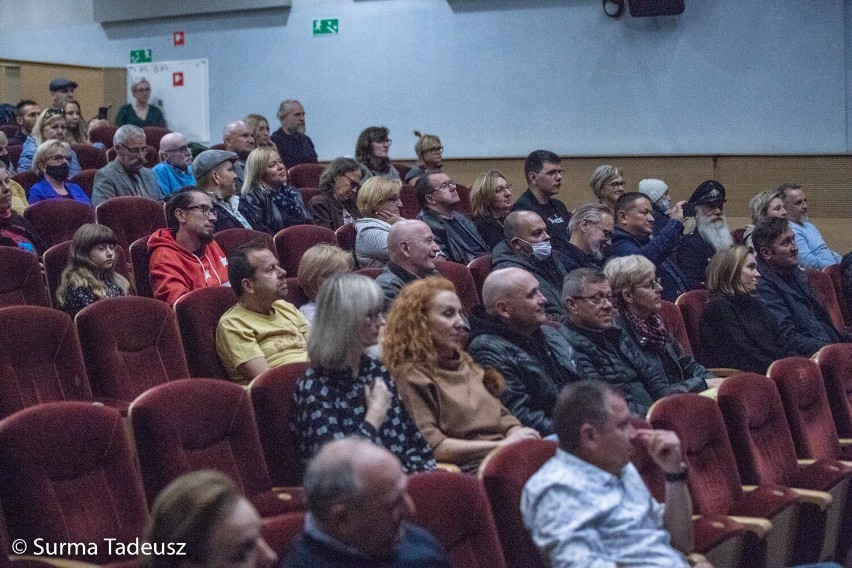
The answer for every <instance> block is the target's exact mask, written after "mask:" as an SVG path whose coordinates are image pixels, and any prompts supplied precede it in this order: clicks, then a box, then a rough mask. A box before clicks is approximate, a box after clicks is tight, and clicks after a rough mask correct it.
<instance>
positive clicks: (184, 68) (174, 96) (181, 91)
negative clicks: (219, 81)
mask: <svg viewBox="0 0 852 568" xmlns="http://www.w3.org/2000/svg"><path fill="white" fill-rule="evenodd" d="M143 78H144V79H146V80H147V81H148V82H149V83H150V84H151V100H150V103H151V104H153V105H157V106H158V107H160V110H162V111H163V115H165V117H166V122H167V123H168V125H169V130H172V131H174V132H180V133H181V134H183V135H184V136H186V138H187V139H188V140H189V141H190V142H200V143H203V144H207V143H208V142H209V141H210V86H209V81H208V75H207V60H206V59H190V60H187V61H158V62H157V63H142V64H138V65H128V66H127V102H128V103H130V102H133V94H132V93H131V91H130V86H131V85H133V83H135V82H137V81H139V80H141V79H143Z"/></svg>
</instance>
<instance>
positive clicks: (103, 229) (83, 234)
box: [56, 223, 130, 308]
mask: <svg viewBox="0 0 852 568" xmlns="http://www.w3.org/2000/svg"><path fill="white" fill-rule="evenodd" d="M101 244H112V245H114V244H115V233H113V232H112V229H110V228H109V227H107V226H106V225H100V224H97V223H86V224H85V225H83V226H82V227H80V228H79V229H77V232H76V233H74V238H73V239H71V248H69V249H68V265H67V266H66V267H65V270H63V271H62V278H61V279H60V281H59V288H58V289H57V290H56V300H57V302H58V306H59V307H60V308H62V307H64V306H65V292H66V290H68V287H69V286H73V287H87V288H90V289H91V290H92V293H93V294H94V295H95V296H97V297H98V298H106V296H107V291H106V287H105V286H104V283H103V280H107V281H110V282H112V283H113V284H115V285H116V286H118V287H119V288H121V290H122V292H124V293H125V294H126V293H127V290H129V289H130V283H129V282H128V281H127V278H125V277H124V276H122V275H121V274H119V273H118V272H116V271H115V266H113V268H110V269H108V270H104V271H102V272H101V271H100V270H99V269H98V268H97V267H95V265H94V264H92V261H91V260H89V253H90V252H92V249H93V248H95V247H96V246H98V245H101ZM99 272H100V273H101V277H102V278H103V280H102V279H101V278H98V273H99Z"/></svg>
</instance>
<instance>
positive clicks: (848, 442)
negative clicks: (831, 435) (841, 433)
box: [838, 438, 852, 446]
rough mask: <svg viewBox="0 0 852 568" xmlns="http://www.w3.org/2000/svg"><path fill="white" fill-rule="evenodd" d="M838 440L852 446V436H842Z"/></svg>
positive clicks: (842, 444) (841, 443)
mask: <svg viewBox="0 0 852 568" xmlns="http://www.w3.org/2000/svg"><path fill="white" fill-rule="evenodd" d="M838 442H840V445H841V446H852V438H840V439H839V440H838Z"/></svg>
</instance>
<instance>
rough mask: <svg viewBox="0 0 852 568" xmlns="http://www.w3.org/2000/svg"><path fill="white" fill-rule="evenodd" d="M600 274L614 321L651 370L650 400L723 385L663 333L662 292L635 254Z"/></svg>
mask: <svg viewBox="0 0 852 568" xmlns="http://www.w3.org/2000/svg"><path fill="white" fill-rule="evenodd" d="M604 274H605V275H606V278H607V280H609V285H610V288H612V295H613V298H614V303H615V305H616V307H617V308H618V315H616V317H615V321H616V322H617V323H618V326H619V327H620V328H621V329H623V330H624V331H625V334H624V338H625V340H626V341H627V343H628V344H630V345H631V347H632V350H633V352H635V353H638V354H641V356H642V358H643V360H644V362H645V363H646V364H647V365H648V366H649V367H650V369H651V373H650V374H649V375H648V376H650V377H654V378H655V379H656V380H655V381H654V384H649V385H645V388H646V389H647V390H648V392H649V393H650V394H651V396H652V397H653V398H654V400H656V399H659V398H660V397H662V396H665V395H667V394H672V393H677V392H700V391H703V390H706V389H707V388H713V387H716V386H718V384H719V382H720V381H721V379H718V378H716V376H715V375H714V374H713V373H711V372H710V371H708V370H707V369H706V368H704V366H703V365H701V363H699V362H698V361H696V360H695V358H694V357H693V356H692V355H688V354H687V353H686V351H685V350H684V348H683V346H682V345H681V344H680V343H678V341H677V339H675V337H674V336H673V335H672V334H671V333H670V332H669V330H667V329H666V326H665V324H664V322H663V318H662V317H661V316H660V310H661V309H662V297H661V295H660V293H661V292H662V290H663V287H662V286H661V285H660V282H659V280H658V278H657V268H656V267H655V266H654V263H653V262H651V261H650V260H648V259H647V258H645V257H644V256H642V255H638V254H631V255H628V256H621V257H615V258H612V259H610V261H609V262H607V263H606V266H604Z"/></svg>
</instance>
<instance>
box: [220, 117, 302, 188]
mask: <svg viewBox="0 0 852 568" xmlns="http://www.w3.org/2000/svg"><path fill="white" fill-rule="evenodd" d="M222 143H223V144H224V145H225V150H227V151H229V152H234V153H236V154H237V156H238V159H237V161H236V162H234V173H235V174H237V187H242V186H243V183H244V180H245V168H246V160H247V159H248V156H249V154H250V153H251V151H252V150H254V149H255V148H256V146H255V142H254V135H253V134H252V131H251V129H250V128H249V126H248V124H246V123H245V122H243V121H242V120H236V121H234V122H229V123H228V124H226V125H225V129H224V131H223V132H222ZM285 169H286V168H285Z"/></svg>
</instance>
